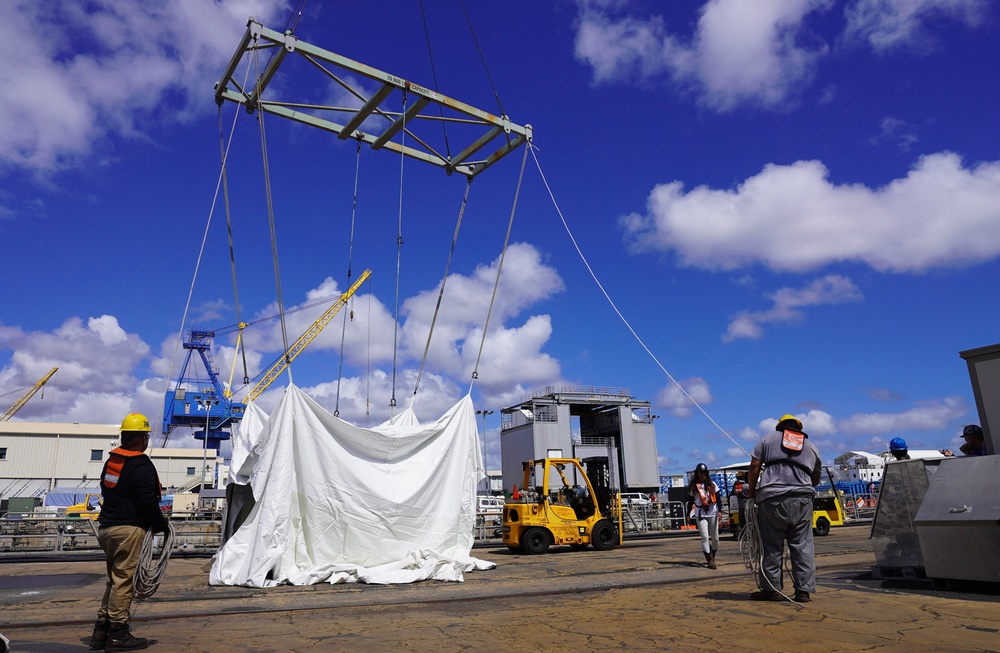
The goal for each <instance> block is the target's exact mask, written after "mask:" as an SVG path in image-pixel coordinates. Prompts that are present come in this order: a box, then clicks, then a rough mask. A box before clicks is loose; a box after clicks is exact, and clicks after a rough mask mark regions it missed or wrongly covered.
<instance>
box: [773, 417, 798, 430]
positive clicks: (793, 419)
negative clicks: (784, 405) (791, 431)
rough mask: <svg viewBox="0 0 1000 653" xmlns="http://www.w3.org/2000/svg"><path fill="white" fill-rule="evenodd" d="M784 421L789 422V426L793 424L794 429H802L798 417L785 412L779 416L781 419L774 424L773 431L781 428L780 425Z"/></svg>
mask: <svg viewBox="0 0 1000 653" xmlns="http://www.w3.org/2000/svg"><path fill="white" fill-rule="evenodd" d="M785 422H791V424H790V426H794V427H795V430H796V431H801V430H802V422H800V421H799V418H798V417H796V416H795V415H787V414H786V415H782V416H781V419H779V420H778V423H777V424H775V425H774V430H775V431H781V430H783V429H782V426H781V425H782V424H784V423H785Z"/></svg>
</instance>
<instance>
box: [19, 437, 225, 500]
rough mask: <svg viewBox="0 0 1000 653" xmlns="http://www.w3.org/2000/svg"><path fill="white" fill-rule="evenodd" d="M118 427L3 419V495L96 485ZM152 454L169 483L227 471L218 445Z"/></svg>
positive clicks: (183, 485) (188, 484) (184, 484)
mask: <svg viewBox="0 0 1000 653" xmlns="http://www.w3.org/2000/svg"><path fill="white" fill-rule="evenodd" d="M119 429H120V427H119V426H118V425H117V424H80V423H59V422H0V499H8V498H10V497H40V496H42V495H43V494H44V493H45V492H48V491H50V490H52V489H54V488H56V487H60V488H81V489H82V488H94V489H96V488H97V487H98V484H99V483H100V475H101V470H102V469H103V468H104V461H105V460H107V457H108V452H109V451H111V450H112V449H114V448H115V447H117V446H118V438H119V433H120V430H119ZM149 457H150V458H151V459H152V461H153V464H154V465H155V466H156V470H157V472H158V473H159V475H160V483H161V484H162V485H163V487H164V488H167V489H169V488H177V489H187V488H192V487H197V486H198V485H199V483H200V482H201V479H202V471H203V470H204V478H205V482H206V483H213V479H216V478H217V477H218V478H219V479H220V480H221V479H222V478H224V477H225V474H224V473H220V471H222V470H223V469H224V468H223V466H222V460H221V459H219V458H218V457H217V454H216V451H215V450H214V449H209V450H208V451H207V452H206V451H203V450H202V449H183V448H168V449H156V448H154V449H152V450H150V451H149ZM203 457H204V459H205V460H204V463H203ZM218 485H222V483H221V482H220V483H218Z"/></svg>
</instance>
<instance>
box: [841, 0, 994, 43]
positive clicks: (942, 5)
mask: <svg viewBox="0 0 1000 653" xmlns="http://www.w3.org/2000/svg"><path fill="white" fill-rule="evenodd" d="M990 9H991V6H990V3H989V2H988V0H855V2H853V3H851V4H849V5H848V6H847V7H846V8H845V10H844V17H845V19H846V21H847V27H846V30H845V32H846V34H847V36H848V38H857V39H863V40H865V41H867V42H868V43H869V44H870V45H871V46H872V48H874V49H875V50H876V51H883V50H890V49H893V48H899V47H910V48H926V47H927V46H928V45H933V41H932V38H931V35H930V33H929V31H928V29H927V27H928V26H929V25H936V24H939V23H940V22H941V19H942V18H951V19H953V20H957V21H960V22H963V23H965V24H966V25H968V26H970V27H975V26H977V25H979V24H981V23H982V22H983V21H984V20H985V18H986V16H987V14H988V12H989V11H990Z"/></svg>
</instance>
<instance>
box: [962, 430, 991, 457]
mask: <svg viewBox="0 0 1000 653" xmlns="http://www.w3.org/2000/svg"><path fill="white" fill-rule="evenodd" d="M962 438H963V439H965V444H963V445H962V446H961V447H959V448H958V450H959V451H961V452H962V453H963V454H965V455H966V456H985V455H986V438H985V437H983V429H982V427H980V426H979V425H978V424H969V425H967V426H966V427H965V428H963V429H962Z"/></svg>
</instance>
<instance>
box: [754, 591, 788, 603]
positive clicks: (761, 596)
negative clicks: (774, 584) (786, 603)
mask: <svg viewBox="0 0 1000 653" xmlns="http://www.w3.org/2000/svg"><path fill="white" fill-rule="evenodd" d="M750 599H751V600H753V601H783V600H784V598H782V596H781V594H779V593H778V592H775V591H774V590H760V591H759V592H754V593H753V594H751V595H750Z"/></svg>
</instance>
